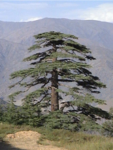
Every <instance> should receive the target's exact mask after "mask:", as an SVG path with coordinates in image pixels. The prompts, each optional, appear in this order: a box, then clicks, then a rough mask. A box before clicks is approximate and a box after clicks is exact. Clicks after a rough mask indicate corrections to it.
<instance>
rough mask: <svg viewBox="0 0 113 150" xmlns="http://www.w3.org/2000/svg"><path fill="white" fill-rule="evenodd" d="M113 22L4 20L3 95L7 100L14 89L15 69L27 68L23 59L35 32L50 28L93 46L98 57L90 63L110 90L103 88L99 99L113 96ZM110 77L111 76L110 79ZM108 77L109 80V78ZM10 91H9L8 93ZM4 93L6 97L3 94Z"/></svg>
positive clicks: (0, 44)
mask: <svg viewBox="0 0 113 150" xmlns="http://www.w3.org/2000/svg"><path fill="white" fill-rule="evenodd" d="M112 29H113V24H112V23H106V22H99V21H91V20H88V21H86V20H69V19H55V18H53V19H50V18H45V19H40V20H38V21H33V22H24V23H23V22H22V23H21V22H20V23H17V22H16V23H13V22H10V23H9V22H1V21H0V34H1V37H0V64H1V65H0V73H1V74H0V88H1V91H0V95H1V97H4V99H6V101H7V96H6V95H8V94H9V93H10V92H11V91H10V90H9V89H8V86H9V85H10V84H11V82H12V81H10V80H9V75H10V73H12V72H13V71H16V70H20V69H23V68H26V67H27V64H26V63H25V62H24V63H23V62H22V60H23V59H24V58H25V57H26V56H27V55H30V54H28V51H27V49H28V47H30V46H31V45H32V44H33V43H34V41H35V39H34V38H33V36H34V35H35V34H38V33H41V32H47V31H58V32H63V33H66V34H74V35H75V36H77V37H78V38H79V39H78V42H80V43H81V44H84V45H86V46H87V47H88V48H90V49H91V51H92V54H93V55H94V57H96V60H95V61H92V62H91V63H90V64H91V65H92V66H93V68H92V69H91V70H92V72H93V73H94V75H98V76H99V77H100V79H101V81H102V82H104V83H105V84H107V89H103V90H101V92H102V93H101V94H100V96H98V97H99V98H102V99H106V100H109V99H112V98H113V92H112V91H113V88H112V83H113V77H112V74H113V65H112V64H113V44H112V41H113V30H112ZM109 77H110V78H109ZM108 79H109V80H108ZM6 93H7V94H6ZM4 95H5V96H4Z"/></svg>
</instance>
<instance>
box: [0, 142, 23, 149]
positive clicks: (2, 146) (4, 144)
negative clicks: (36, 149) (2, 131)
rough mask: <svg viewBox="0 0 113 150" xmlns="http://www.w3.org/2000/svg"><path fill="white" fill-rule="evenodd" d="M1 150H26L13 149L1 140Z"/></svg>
mask: <svg viewBox="0 0 113 150" xmlns="http://www.w3.org/2000/svg"><path fill="white" fill-rule="evenodd" d="M0 150H25V149H20V148H15V147H12V146H11V145H10V144H8V143H7V142H5V141H2V140H1V141H0Z"/></svg>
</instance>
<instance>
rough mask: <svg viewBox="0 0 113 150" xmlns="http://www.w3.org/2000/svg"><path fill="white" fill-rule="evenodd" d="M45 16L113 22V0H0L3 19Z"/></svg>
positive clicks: (18, 19) (30, 18)
mask: <svg viewBox="0 0 113 150" xmlns="http://www.w3.org/2000/svg"><path fill="white" fill-rule="evenodd" d="M45 17H48V18H68V19H82V20H99V21H107V22H113V0H108V1H107V0H100V1H99V0H87V1H86V0H73V1H71V0H67V1H66V0H45V1H43V0H0V20H1V21H14V22H22V21H33V20H37V19H41V18H45Z"/></svg>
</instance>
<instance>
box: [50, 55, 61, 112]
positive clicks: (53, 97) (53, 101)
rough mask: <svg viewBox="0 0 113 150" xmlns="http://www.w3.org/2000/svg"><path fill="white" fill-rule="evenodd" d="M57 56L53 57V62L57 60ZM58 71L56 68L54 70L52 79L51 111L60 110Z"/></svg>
mask: <svg viewBox="0 0 113 150" xmlns="http://www.w3.org/2000/svg"><path fill="white" fill-rule="evenodd" d="M56 60H57V58H53V60H52V62H55V61H56ZM56 89H58V73H57V70H56V68H54V69H53V71H52V80H51V111H56V110H59V101H58V92H56Z"/></svg>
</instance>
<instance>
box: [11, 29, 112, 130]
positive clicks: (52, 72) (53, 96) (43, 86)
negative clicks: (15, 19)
mask: <svg viewBox="0 0 113 150" xmlns="http://www.w3.org/2000/svg"><path fill="white" fill-rule="evenodd" d="M34 37H35V39H36V41H35V44H34V45H33V46H32V47H30V48H29V49H28V50H29V51H30V52H31V51H34V50H35V53H34V54H32V55H31V56H29V57H27V58H25V59H24V60H23V61H30V66H31V67H30V68H27V69H25V70H19V71H16V72H14V73H12V74H11V79H14V78H19V79H20V81H18V82H17V83H15V84H13V85H11V86H10V88H12V87H14V86H16V85H20V86H23V87H25V90H21V91H17V92H15V93H13V94H11V95H10V96H9V97H10V98H12V99H13V98H14V97H15V96H16V95H18V94H20V93H24V92H27V91H29V94H27V95H25V97H24V98H23V105H26V104H27V106H28V104H29V105H30V106H32V107H35V108H36V107H37V108H38V110H39V112H42V111H43V110H48V112H49V115H48V116H49V117H47V121H48V122H49V123H50V122H52V126H55V127H58V126H59V128H61V127H62V128H76V129H77V128H80V127H81V126H84V127H83V128H85V126H86V125H87V126H88V124H89V126H93V125H94V124H95V125H97V123H96V121H97V120H98V119H100V118H109V117H110V116H109V114H108V113H107V112H106V111H103V110H102V109H100V108H98V107H96V105H97V104H105V101H103V100H100V99H96V98H95V97H94V96H92V95H91V94H92V93H100V92H99V89H100V88H105V87H106V86H105V85H104V84H103V83H102V82H100V80H99V78H98V77H97V76H94V75H93V74H92V73H91V71H90V67H91V66H90V65H89V64H88V63H87V60H94V59H95V58H94V57H93V56H92V55H91V51H90V50H89V49H88V48H87V47H86V46H84V45H81V44H79V43H78V42H77V39H78V38H77V37H76V36H74V35H69V34H64V33H60V32H55V31H50V32H45V33H41V34H38V35H35V36H34ZM27 77H29V80H28V79H26V78H27ZM37 85H38V86H37ZM31 87H35V88H34V91H33V92H30V88H31ZM92 104H94V105H92ZM42 108H43V109H42ZM50 110H51V111H50ZM40 114H41V113H40ZM43 114H44V112H42V115H43ZM46 114H47V113H46ZM38 116H39V115H38ZM54 119H55V120H54ZM56 120H57V121H56ZM53 124H54V125H53ZM69 126H70V127H69Z"/></svg>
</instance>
